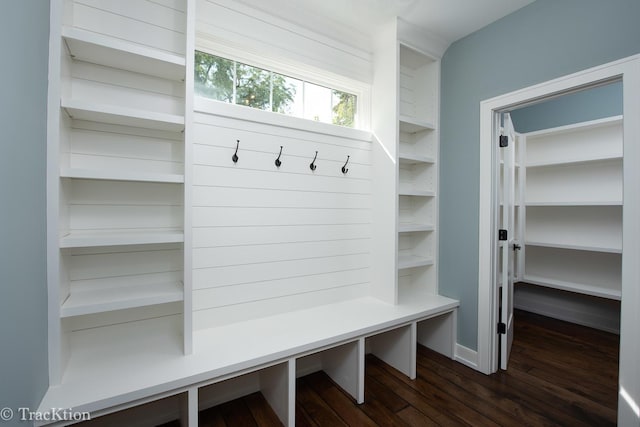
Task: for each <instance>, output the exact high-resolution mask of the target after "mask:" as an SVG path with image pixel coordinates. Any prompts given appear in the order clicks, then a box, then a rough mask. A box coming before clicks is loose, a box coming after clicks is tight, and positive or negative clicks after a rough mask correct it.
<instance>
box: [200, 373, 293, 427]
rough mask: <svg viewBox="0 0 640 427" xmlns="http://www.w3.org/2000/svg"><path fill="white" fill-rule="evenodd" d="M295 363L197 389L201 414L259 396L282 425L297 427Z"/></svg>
mask: <svg viewBox="0 0 640 427" xmlns="http://www.w3.org/2000/svg"><path fill="white" fill-rule="evenodd" d="M294 375H295V361H294V360H289V361H287V362H283V363H279V364H276V365H273V366H269V367H265V368H262V369H259V370H257V371H254V372H250V373H246V374H243V375H239V376H237V377H233V378H230V379H227V380H224V381H220V382H216V383H214V384H210V385H206V386H203V387H200V388H199V389H198V410H199V411H200V412H202V411H205V410H207V409H209V408H213V407H216V406H218V405H221V404H223V403H226V402H230V401H233V400H235V399H238V398H241V397H243V396H247V395H250V394H252V393H256V392H260V393H262V395H263V396H264V398H265V399H266V400H267V402H268V403H269V405H270V406H271V408H272V409H273V411H274V412H275V413H276V415H277V417H278V418H279V419H280V421H281V422H282V424H283V425H285V426H290V425H291V426H292V425H293V424H294V422H295V421H294V410H295V378H294Z"/></svg>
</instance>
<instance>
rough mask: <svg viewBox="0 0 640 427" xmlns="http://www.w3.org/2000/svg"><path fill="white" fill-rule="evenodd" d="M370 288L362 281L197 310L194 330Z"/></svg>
mask: <svg viewBox="0 0 640 427" xmlns="http://www.w3.org/2000/svg"><path fill="white" fill-rule="evenodd" d="M369 289H370V284H369V283H361V284H356V285H351V286H342V287H337V288H330V289H323V290H319V291H314V292H301V293H295V294H290V295H287V296H282V297H279V298H272V299H264V300H260V301H252V302H248V303H245V304H243V305H242V306H237V305H228V306H224V307H217V308H215V309H210V310H197V311H194V312H193V326H194V329H195V330H198V329H206V328H210V327H212V326H223V325H228V324H231V323H235V322H241V321H245V320H250V319H257V318H260V317H265V316H270V315H274V314H278V313H283V312H287V311H291V310H304V309H306V308H311V307H315V306H318V305H322V304H331V303H335V302H339V301H344V300H348V299H353V298H358V297H361V296H363V295H367V294H368V293H369ZM240 308H241V309H240Z"/></svg>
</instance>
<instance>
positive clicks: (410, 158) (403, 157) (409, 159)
mask: <svg viewBox="0 0 640 427" xmlns="http://www.w3.org/2000/svg"><path fill="white" fill-rule="evenodd" d="M398 160H399V161H400V163H401V164H407V165H415V164H419V163H435V162H436V159H435V158H433V157H430V156H418V155H415V154H408V153H406V154H405V153H400V154H399V155H398Z"/></svg>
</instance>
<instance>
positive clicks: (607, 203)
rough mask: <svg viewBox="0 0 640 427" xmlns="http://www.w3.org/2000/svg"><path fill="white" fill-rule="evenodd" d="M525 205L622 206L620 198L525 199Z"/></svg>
mask: <svg viewBox="0 0 640 427" xmlns="http://www.w3.org/2000/svg"><path fill="white" fill-rule="evenodd" d="M525 205H526V206H622V200H591V201H588V200H585V201H580V200H576V201H571V200H568V201H557V202H555V201H550V202H545V201H526V202H525Z"/></svg>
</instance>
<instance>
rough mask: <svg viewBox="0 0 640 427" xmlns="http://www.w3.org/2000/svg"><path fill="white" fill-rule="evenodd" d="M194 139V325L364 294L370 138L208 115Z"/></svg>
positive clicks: (200, 121)
mask: <svg viewBox="0 0 640 427" xmlns="http://www.w3.org/2000/svg"><path fill="white" fill-rule="evenodd" d="M194 135H195V136H194V163H195V165H194V186H193V195H194V197H193V210H192V212H193V236H194V239H193V265H192V267H193V289H194V294H193V296H194V324H195V325H196V328H204V327H212V326H217V325H220V324H226V323H229V322H232V321H239V320H245V319H248V318H252V317H254V316H256V315H257V314H256V313H260V315H269V314H275V313H278V312H281V311H288V310H292V309H298V308H299V307H298V306H296V305H295V304H292V301H298V302H302V304H303V305H309V304H311V305H316V304H321V303H324V302H331V301H334V300H340V299H345V298H352V297H354V296H362V295H364V294H366V292H367V290H368V288H369V283H370V280H371V279H370V268H371V223H372V208H371V192H372V189H371V174H372V168H371V148H370V143H369V142H368V141H363V140H358V139H352V138H341V137H339V136H336V135H325V134H321V133H317V132H307V131H303V130H299V129H292V128H284V127H282V126H276V125H270V124H260V123H255V122H248V121H243V120H239V119H234V118H230V117H221V116H216V115H213V114H206V113H197V114H196V117H195V126H194ZM238 139H240V149H239V151H238V157H239V160H238V162H237V164H234V163H233V161H232V160H231V156H232V155H233V153H234V151H235V147H236V140H238ZM280 145H282V146H284V149H283V156H282V157H281V160H282V162H283V163H282V166H281V167H280V168H276V166H275V164H274V161H275V159H276V157H277V155H278V151H279V148H280ZM316 150H317V151H318V152H319V155H318V160H317V165H318V169H317V170H316V171H315V172H312V171H311V170H310V169H309V163H311V161H312V159H313V155H314V154H315V151H316ZM320 153H322V154H320ZM347 156H351V157H350V163H349V165H348V167H349V172H348V173H347V174H343V173H342V172H341V170H340V168H341V167H342V165H343V164H344V162H345V161H346V157H347ZM351 159H353V161H354V162H353V164H352V163H351ZM230 307H234V309H233V310H231V309H230Z"/></svg>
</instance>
